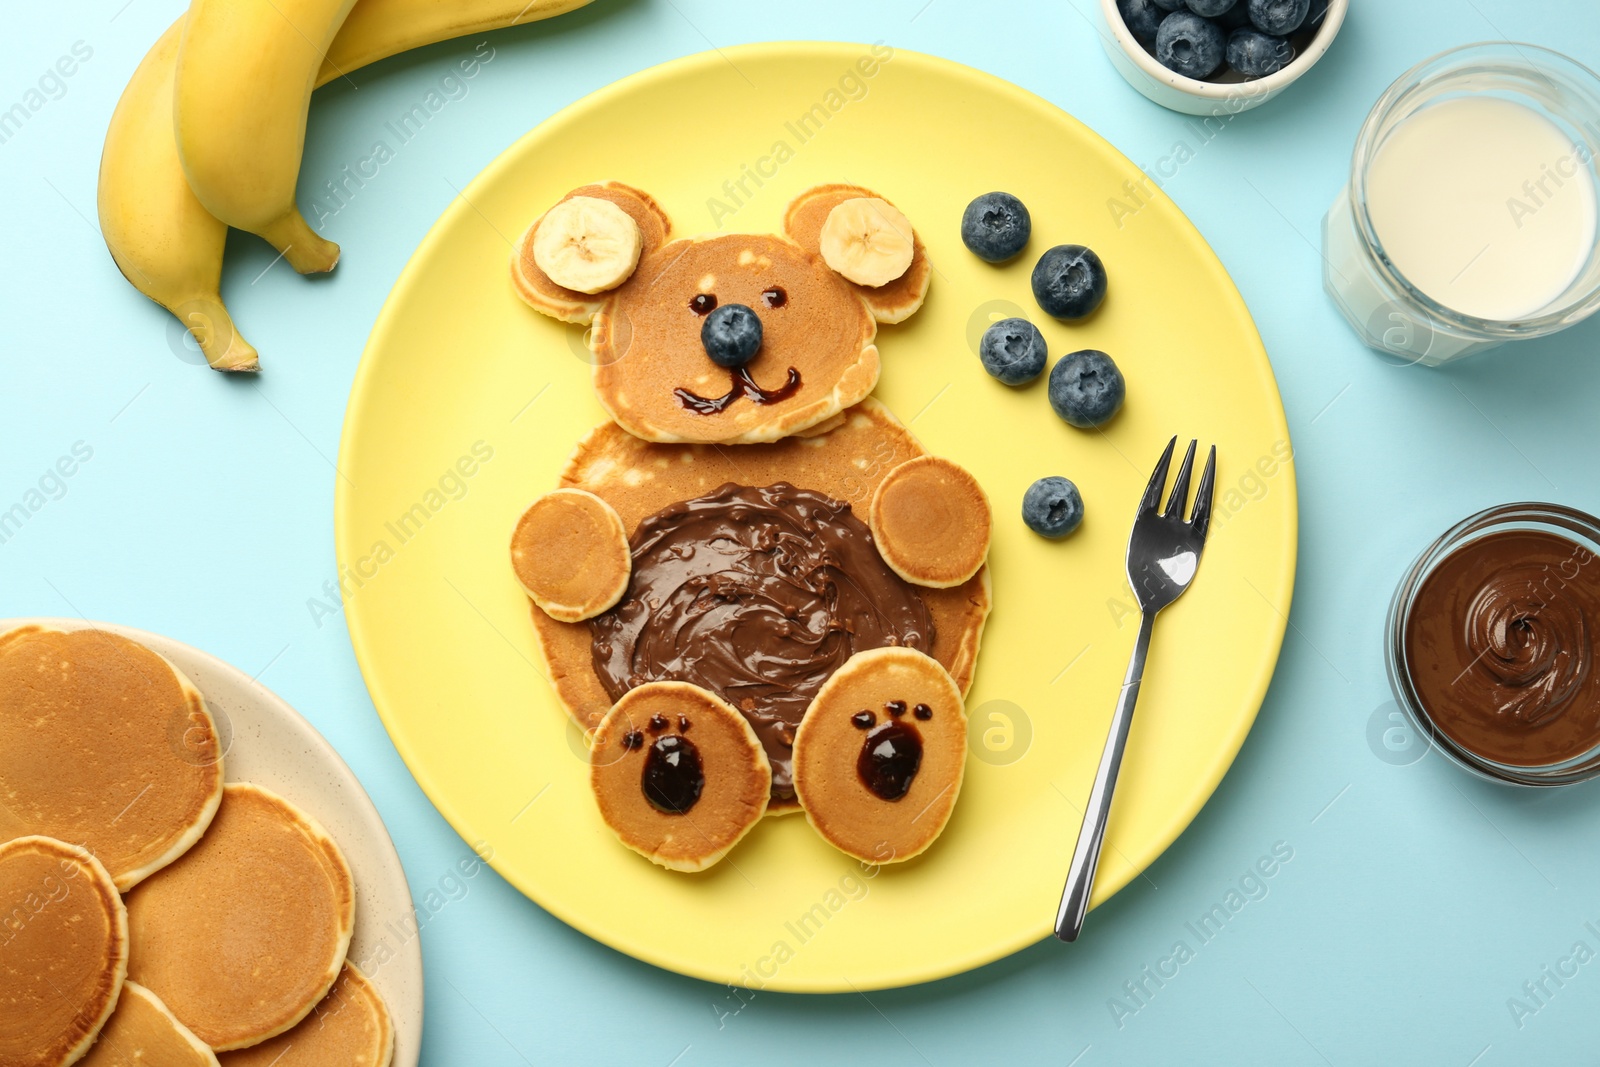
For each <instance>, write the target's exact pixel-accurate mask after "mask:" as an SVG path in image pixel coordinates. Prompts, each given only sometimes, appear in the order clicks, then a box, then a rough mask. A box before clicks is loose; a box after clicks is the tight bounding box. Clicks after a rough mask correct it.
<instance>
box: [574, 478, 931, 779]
mask: <svg viewBox="0 0 1600 1067" xmlns="http://www.w3.org/2000/svg"><path fill="white" fill-rule="evenodd" d="M632 549H633V575H632V578H631V579H630V580H629V583H628V591H627V592H626V593H625V594H624V595H623V598H622V600H621V601H620V602H619V603H618V604H617V605H616V607H614V608H612V609H611V610H610V611H608V612H606V613H605V614H603V615H600V616H597V617H596V618H594V619H591V620H590V622H589V626H590V632H591V633H592V635H593V640H592V645H591V648H592V651H593V655H594V670H595V674H596V675H598V676H599V678H600V683H601V684H602V685H603V686H604V687H605V690H606V692H607V693H608V694H610V696H611V699H612V700H616V699H617V698H618V697H620V696H622V694H623V693H625V692H627V691H628V690H629V689H632V688H634V687H635V686H639V685H643V684H644V683H646V682H653V681H660V680H666V679H672V680H678V681H686V682H693V683H694V684H696V685H699V686H702V687H704V688H705V689H708V690H710V691H711V692H713V693H716V694H717V695H718V696H720V697H722V698H723V699H724V700H726V701H727V702H728V703H730V704H732V705H733V706H734V707H736V708H738V709H739V710H740V711H741V712H743V714H744V716H745V718H746V719H748V720H749V722H750V724H751V726H753V727H755V731H756V735H757V736H758V737H759V738H760V739H761V744H762V745H763V747H765V749H766V751H767V756H768V758H769V759H770V760H771V761H772V793H773V796H774V797H775V798H778V799H783V800H787V799H789V798H791V797H793V796H794V783H793V780H792V778H791V776H790V770H791V765H792V760H791V757H792V751H791V749H792V746H793V744H794V731H795V727H796V726H798V725H799V723H800V718H801V716H803V715H804V714H805V711H806V708H807V706H809V705H810V703H811V698H812V697H814V696H816V694H817V690H818V689H820V688H822V683H823V682H825V681H827V680H828V677H829V676H830V675H832V674H833V672H834V671H835V670H837V669H838V668H839V667H841V666H843V665H844V662H845V660H847V659H849V658H850V657H851V656H852V655H853V654H855V653H856V652H859V651H861V650H863V649H869V648H880V647H883V646H885V645H904V646H906V647H908V648H915V649H920V650H922V651H928V650H929V649H930V648H932V646H933V619H932V617H931V616H930V615H929V613H928V608H927V606H926V605H925V604H924V603H923V601H922V595H921V594H920V593H919V592H918V591H917V589H916V587H915V586H913V585H911V584H910V583H908V582H906V581H905V580H903V579H902V578H900V577H899V576H898V575H896V574H895V573H894V572H893V571H891V570H890V569H889V568H888V566H887V565H886V564H885V563H884V562H883V559H882V557H880V556H879V555H878V550H877V546H876V545H874V544H873V541H872V532H871V531H870V530H869V529H867V526H866V524H865V523H863V522H862V521H861V520H860V519H858V518H857V517H856V516H855V514H854V513H853V512H852V511H851V510H850V505H849V504H846V503H841V502H839V501H837V500H833V499H831V498H830V497H827V496H824V495H823V494H821V493H815V492H811V491H809V490H806V489H796V488H795V487H794V486H792V485H789V484H788V483H786V482H779V483H777V484H775V485H769V486H766V487H764V488H751V487H748V486H740V485H734V484H732V483H730V484H728V485H724V486H723V487H722V488H720V489H718V490H717V491H716V492H714V493H710V494H708V495H706V496H702V497H697V498H695V499H693V500H685V501H682V502H680V503H677V504H672V505H670V506H669V507H666V508H664V509H662V510H661V511H658V512H656V513H655V514H654V515H651V516H649V517H647V518H645V519H644V520H642V521H641V522H640V523H639V526H638V529H636V530H635V531H634V533H633V538H632Z"/></svg>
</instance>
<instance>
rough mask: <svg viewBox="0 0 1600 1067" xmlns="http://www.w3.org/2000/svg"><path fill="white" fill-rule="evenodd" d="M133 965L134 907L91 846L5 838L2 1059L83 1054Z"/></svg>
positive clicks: (0, 925) (14, 1066) (0, 893)
mask: <svg viewBox="0 0 1600 1067" xmlns="http://www.w3.org/2000/svg"><path fill="white" fill-rule="evenodd" d="M127 973H128V914H127V912H126V911H125V910H124V909H123V906H122V898H120V897H118V896H117V889H116V886H115V885H113V884H112V881H111V875H110V873H109V872H107V871H106V869H105V867H103V866H101V864H100V861H98V860H96V859H95V858H94V857H93V856H91V855H90V854H89V853H88V852H87V851H85V850H84V849H81V848H79V847H77V846H76V845H69V844H66V843H65V842H62V841H56V840H54V839H53V838H48V837H34V836H30V837H19V838H16V839H15V840H12V841H7V842H6V843H4V844H0V1064H5V1065H6V1067H62V1065H63V1064H68V1063H76V1062H77V1061H78V1060H80V1059H82V1058H83V1055H84V1053H85V1052H87V1051H88V1050H89V1046H90V1045H91V1044H92V1043H93V1042H94V1038H95V1035H96V1034H98V1033H99V1032H100V1028H101V1027H102V1026H103V1025H105V1021H106V1019H107V1018H108V1017H109V1016H110V1015H111V1011H112V1009H113V1008H115V1007H116V1006H117V995H118V994H119V993H120V992H121V991H122V983H123V979H124V978H125V977H126V976H127Z"/></svg>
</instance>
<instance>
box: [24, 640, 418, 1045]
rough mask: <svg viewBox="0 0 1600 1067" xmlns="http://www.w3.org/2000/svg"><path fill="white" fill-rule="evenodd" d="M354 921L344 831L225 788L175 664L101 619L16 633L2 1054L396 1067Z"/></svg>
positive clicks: (207, 731)
mask: <svg viewBox="0 0 1600 1067" xmlns="http://www.w3.org/2000/svg"><path fill="white" fill-rule="evenodd" d="M354 921H355V892H354V884H353V881H352V879H351V875H350V868H349V865H348V864H347V863H346V862H345V859H344V856H343V854H342V853H340V851H339V848H338V846H337V845H336V844H335V843H334V842H333V840H332V839H331V838H330V837H329V836H328V835H327V833H326V832H325V831H324V830H323V829H322V827H321V826H319V825H318V824H317V822H316V820H315V819H313V818H311V816H309V815H307V814H306V813H305V812H303V811H301V810H300V809H299V808H297V807H295V806H294V805H293V804H291V803H290V802H289V801H287V800H285V799H284V798H282V797H280V796H278V795H276V794H274V793H272V792H270V791H268V790H266V789H262V788H260V787H259V786H254V785H248V784H243V783H232V784H224V781H223V773H222V750H221V743H220V740H219V738H218V734H217V728H216V723H215V721H214V720H213V719H212V716H211V712H210V710H209V709H208V708H207V706H206V702H205V699H204V697H202V696H201V694H200V692H199V691H198V690H197V689H195V688H194V686H193V685H192V684H191V683H190V682H189V680H188V679H187V678H185V677H184V675H183V674H182V673H181V672H179V671H178V669H177V668H176V667H174V666H173V665H172V664H171V663H169V662H168V661H167V660H165V659H163V658H162V657H161V656H159V655H157V654H156V653H155V652H153V651H151V650H150V649H148V648H146V647H144V646H143V645H140V644H138V643H137V642H134V641H131V640H129V639H127V638H125V637H121V636H119V635H116V634H112V633H108V632H105V631H100V630H76V631H72V632H63V631H59V630H49V629H45V628H42V627H38V626H26V627H22V628H19V629H16V630H12V631H10V632H9V633H6V634H3V635H0V1065H5V1067H13V1065H15V1067H57V1065H64V1064H70V1063H77V1062H82V1063H85V1064H92V1065H94V1067H135V1065H139V1067H150V1065H154V1067H189V1065H203V1064H210V1065H212V1067H216V1065H217V1064H219V1063H224V1062H227V1063H232V1062H237V1063H245V1064H255V1063H260V1064H269V1063H270V1064H277V1065H278V1067H291V1065H294V1064H303V1065H328V1067H333V1065H338V1067H348V1065H351V1064H357V1065H361V1067H386V1065H387V1064H388V1063H389V1061H390V1058H391V1056H392V1053H393V1044H394V1039H393V1029H392V1026H391V1024H390V1020H389V1015H388V1011H387V1009H386V1008H385V1007H384V1004H383V1000H382V998H381V997H380V996H379V995H378V993H377V991H376V989H374V988H373V987H372V984H371V983H370V982H369V981H367V979H366V977H365V976H364V975H362V974H361V973H360V971H358V970H357V969H356V968H355V966H354V965H353V964H351V963H349V962H348V961H347V960H346V958H345V956H346V953H347V951H348V949H349V945H350V935H351V932H352V929H353V927H354ZM235 1050H238V1051H235ZM219 1053H220V1054H221V1055H220V1057H219V1055H218V1054H219Z"/></svg>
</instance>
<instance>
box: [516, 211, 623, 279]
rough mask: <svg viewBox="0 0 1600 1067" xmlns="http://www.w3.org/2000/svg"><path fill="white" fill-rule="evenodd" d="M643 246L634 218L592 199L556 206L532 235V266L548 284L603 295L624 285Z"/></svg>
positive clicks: (541, 220)
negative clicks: (543, 275)
mask: <svg viewBox="0 0 1600 1067" xmlns="http://www.w3.org/2000/svg"><path fill="white" fill-rule="evenodd" d="M643 247H644V238H643V237H642V236H641V235H640V233H639V224H638V223H637V222H634V221H633V216H632V215H629V214H628V213H627V212H626V211H624V210H622V209H621V208H620V207H618V206H617V205H615V204H613V203H612V202H611V201H609V200H601V199H600V198H599V197H594V196H573V197H568V198H567V199H566V200H563V201H561V203H559V204H557V205H556V206H555V207H553V208H551V209H550V210H549V211H546V212H545V213H544V218H542V219H540V220H539V225H538V227H537V228H535V229H534V231H533V261H534V262H535V263H537V264H538V265H539V269H540V270H542V271H544V272H545V273H546V274H548V275H549V276H550V280H551V281H553V282H555V283H556V284H557V285H560V286H564V287H565V288H568V289H571V290H572V291H574V292H578V293H603V292H605V291H606V290H607V289H615V288H616V287H617V286H619V285H621V284H622V283H623V282H625V281H627V280H628V277H629V276H630V275H632V274H633V269H634V268H635V267H637V266H638V265H639V252H640V250H641V249H643Z"/></svg>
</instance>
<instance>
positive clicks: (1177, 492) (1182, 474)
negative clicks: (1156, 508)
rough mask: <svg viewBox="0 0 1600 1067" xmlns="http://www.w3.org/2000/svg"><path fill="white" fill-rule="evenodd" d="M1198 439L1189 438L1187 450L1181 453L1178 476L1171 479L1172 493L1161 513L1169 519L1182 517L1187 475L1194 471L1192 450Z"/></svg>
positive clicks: (1185, 501) (1186, 497)
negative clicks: (1181, 461)
mask: <svg viewBox="0 0 1600 1067" xmlns="http://www.w3.org/2000/svg"><path fill="white" fill-rule="evenodd" d="M1199 443H1200V442H1199V441H1196V440H1190V442H1189V450H1188V451H1187V452H1185V453H1184V454H1183V463H1182V464H1180V465H1179V467H1178V476H1177V477H1176V478H1174V479H1173V480H1172V495H1171V496H1169V497H1167V510H1166V511H1163V512H1162V514H1163V515H1165V516H1166V517H1167V518H1169V519H1181V518H1183V508H1184V505H1186V504H1188V503H1189V475H1190V474H1191V473H1192V472H1193V471H1194V450H1195V447H1196V446H1197V445H1199Z"/></svg>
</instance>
